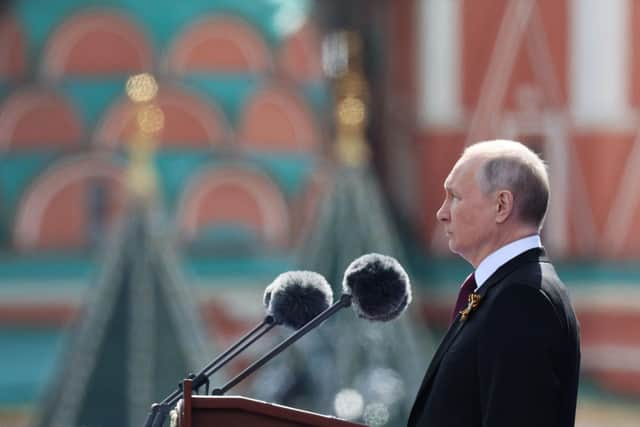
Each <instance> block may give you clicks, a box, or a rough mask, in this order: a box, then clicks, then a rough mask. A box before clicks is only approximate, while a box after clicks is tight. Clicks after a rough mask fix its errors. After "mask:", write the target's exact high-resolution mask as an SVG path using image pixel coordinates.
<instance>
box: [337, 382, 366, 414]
mask: <svg viewBox="0 0 640 427" xmlns="http://www.w3.org/2000/svg"><path fill="white" fill-rule="evenodd" d="M333 406H334V408H335V411H336V415H337V416H338V417H340V418H344V419H346V420H355V419H357V418H360V416H361V415H362V408H363V407H364V400H363V399H362V395H361V394H360V392H358V390H354V389H352V388H345V389H342V390H340V391H339V392H338V394H336V398H335V400H334V402H333Z"/></svg>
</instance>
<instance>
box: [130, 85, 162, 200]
mask: <svg viewBox="0 0 640 427" xmlns="http://www.w3.org/2000/svg"><path fill="white" fill-rule="evenodd" d="M126 93H127V96H128V97H129V99H130V100H131V101H133V102H134V104H135V109H136V113H135V127H136V131H135V133H134V136H133V137H132V138H131V140H130V141H129V166H128V169H127V187H128V189H129V191H130V193H131V194H132V195H133V197H135V198H136V199H141V200H146V201H150V200H151V199H153V198H154V197H155V195H156V191H157V188H156V186H157V184H156V181H157V180H156V173H155V169H154V166H153V156H154V153H155V146H156V140H155V138H156V135H157V134H158V133H159V132H160V131H162V129H163V128H164V114H163V112H162V109H160V107H158V106H157V105H156V104H155V103H154V102H153V100H154V99H155V97H156V95H157V93H158V84H157V83H156V80H155V78H154V77H153V76H152V75H151V74H148V73H142V74H137V75H134V76H131V77H129V79H128V80H127V84H126Z"/></svg>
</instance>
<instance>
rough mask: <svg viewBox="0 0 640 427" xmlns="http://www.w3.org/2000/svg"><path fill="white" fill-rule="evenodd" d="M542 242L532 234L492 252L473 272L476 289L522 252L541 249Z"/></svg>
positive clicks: (537, 236)
mask: <svg viewBox="0 0 640 427" xmlns="http://www.w3.org/2000/svg"><path fill="white" fill-rule="evenodd" d="M541 247H542V241H541V240H540V236H539V235H537V234H534V235H533V236H528V237H524V238H522V239H519V240H516V241H514V242H511V243H508V244H506V245H504V246H503V247H501V248H499V249H498V250H496V251H494V252H492V253H491V254H489V256H487V257H486V258H485V259H483V260H482V262H481V263H480V264H479V265H478V268H476V271H475V272H474V275H475V279H476V283H477V288H476V289H478V288H480V286H482V285H483V284H484V282H486V281H487V279H488V278H489V277H491V275H492V274H493V273H495V272H496V270H498V269H499V268H500V267H502V266H503V265H504V264H506V263H507V262H508V261H509V260H511V259H513V258H515V257H517V256H518V255H520V254H521V253H523V252H526V251H528V250H529V249H533V248H541Z"/></svg>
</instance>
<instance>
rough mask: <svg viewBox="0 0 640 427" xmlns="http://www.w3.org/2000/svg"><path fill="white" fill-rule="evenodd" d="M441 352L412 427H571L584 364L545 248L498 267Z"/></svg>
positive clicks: (422, 391)
mask: <svg viewBox="0 0 640 427" xmlns="http://www.w3.org/2000/svg"><path fill="white" fill-rule="evenodd" d="M478 293H479V294H480V295H481V300H480V304H479V306H478V307H477V308H476V309H475V310H474V311H473V312H472V313H471V314H470V316H469V317H468V318H467V319H466V320H461V319H460V315H458V317H457V318H456V320H455V321H454V323H453V324H452V325H451V327H450V328H449V330H448V331H447V334H446V335H445V337H444V338H443V340H442V343H441V344H440V347H439V348H438V350H437V351H436V353H435V355H434V356H433V359H432V361H431V365H430V366H429V369H428V370H427V373H426V375H425V377H424V380H423V382H422V385H421V387H420V390H419V392H418V395H417V397H416V400H415V403H414V405H413V409H412V411H411V415H410V417H409V422H408V425H409V426H410V427H413V426H420V427H423V426H424V427H427V426H428V427H445V426H446V427H458V426H459V427H476V426H478V427H480V426H482V427H503V426H504V427H529V426H531V427H534V426H535V427H542V426H544V427H569V426H573V425H574V420H575V407H576V399H577V391H578V373H579V366H580V340H579V334H578V322H577V320H576V317H575V314H574V311H573V308H572V307H571V303H570V301H569V296H568V294H567V291H566V289H565V287H564V285H563V284H562V282H561V281H560V279H559V278H558V275H557V274H556V272H555V269H554V268H553V266H552V265H551V263H550V262H549V260H547V259H546V257H545V255H544V251H543V250H542V249H531V250H529V251H527V252H525V253H523V254H521V255H519V256H517V257H516V258H514V259H512V260H511V261H509V262H507V263H506V264H505V265H503V266H502V267H500V268H499V269H498V270H497V271H496V272H495V273H494V274H493V275H492V276H491V277H490V278H489V279H488V280H487V282H485V284H484V285H483V286H482V287H481V288H480V290H479V291H478Z"/></svg>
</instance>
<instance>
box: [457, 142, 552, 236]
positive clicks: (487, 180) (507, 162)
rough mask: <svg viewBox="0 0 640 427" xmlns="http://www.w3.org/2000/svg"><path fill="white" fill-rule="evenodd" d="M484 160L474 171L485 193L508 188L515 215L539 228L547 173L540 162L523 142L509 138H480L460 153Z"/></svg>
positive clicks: (545, 200) (546, 202)
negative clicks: (476, 170) (481, 140)
mask: <svg viewBox="0 0 640 427" xmlns="http://www.w3.org/2000/svg"><path fill="white" fill-rule="evenodd" d="M470 156H473V157H479V158H484V159H486V160H485V161H484V163H483V165H482V167H481V168H480V169H479V171H478V183H479V184H480V189H481V190H482V191H483V192H484V193H485V194H488V193H491V192H494V191H496V190H500V189H507V190H509V191H511V193H512V194H513V198H514V209H515V211H516V214H517V215H518V218H519V219H520V220H521V221H522V222H524V223H527V224H532V225H535V226H537V227H538V228H541V227H542V224H543V222H544V218H545V216H546V213H547V207H548V205H549V191H550V190H549V175H548V173H547V167H546V165H545V163H544V161H543V160H542V159H541V158H540V157H539V156H538V155H537V154H536V153H534V152H533V151H532V150H531V149H529V148H528V147H527V146H525V145H524V144H521V143H519V142H516V141H509V140H493V141H484V142H479V143H477V144H473V145H471V146H469V147H467V148H466V149H465V151H464V153H463V155H462V158H466V157H470Z"/></svg>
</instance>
